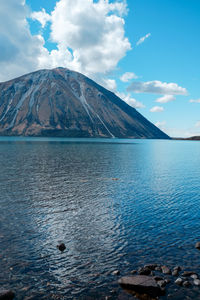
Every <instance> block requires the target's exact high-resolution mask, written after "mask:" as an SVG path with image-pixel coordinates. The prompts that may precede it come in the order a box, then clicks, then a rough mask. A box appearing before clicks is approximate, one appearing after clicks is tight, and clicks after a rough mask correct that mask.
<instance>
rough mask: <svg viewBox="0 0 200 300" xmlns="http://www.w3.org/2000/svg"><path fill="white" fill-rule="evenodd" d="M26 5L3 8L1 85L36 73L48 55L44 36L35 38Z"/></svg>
mask: <svg viewBox="0 0 200 300" xmlns="http://www.w3.org/2000/svg"><path fill="white" fill-rule="evenodd" d="M28 14H29V12H28V9H27V7H26V5H25V3H24V1H19V0H12V1H1V4H0V81H5V80H8V79H11V78H14V77H17V76H19V75H22V74H24V73H27V72H31V71H35V70H36V69H37V68H38V66H39V59H40V57H41V56H43V55H44V54H45V53H46V50H45V48H44V39H43V37H42V36H41V35H35V36H32V35H31V33H30V30H29V26H28V23H27V20H26V18H27V17H28Z"/></svg>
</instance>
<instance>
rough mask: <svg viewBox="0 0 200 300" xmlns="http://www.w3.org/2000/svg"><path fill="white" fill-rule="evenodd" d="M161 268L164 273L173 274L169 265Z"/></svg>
mask: <svg viewBox="0 0 200 300" xmlns="http://www.w3.org/2000/svg"><path fill="white" fill-rule="evenodd" d="M161 270H162V273H163V274H167V275H169V274H171V270H170V269H169V268H168V267H167V266H162V267H161Z"/></svg>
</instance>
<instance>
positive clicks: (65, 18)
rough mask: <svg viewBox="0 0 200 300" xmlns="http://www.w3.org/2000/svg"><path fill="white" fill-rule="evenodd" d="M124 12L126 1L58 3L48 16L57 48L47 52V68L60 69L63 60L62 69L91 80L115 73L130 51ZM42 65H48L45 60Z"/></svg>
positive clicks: (86, 0)
mask: <svg viewBox="0 0 200 300" xmlns="http://www.w3.org/2000/svg"><path fill="white" fill-rule="evenodd" d="M124 13H126V2H125V1H116V2H113V3H109V1H107V0H99V1H96V2H94V1H91V0H84V1H82V0H74V1H71V0H60V1H58V2H57V3H56V7H55V9H54V10H53V11H52V13H51V40H52V41H53V42H54V43H56V44H57V45H58V49H57V50H53V51H51V52H50V53H49V57H48V64H49V66H51V67H57V66H60V61H61V60H62V66H64V67H68V68H71V69H73V70H76V71H79V72H82V73H84V74H85V75H88V76H91V77H93V76H94V75H95V74H97V73H99V74H107V73H108V72H110V71H112V70H114V69H115V68H116V66H117V64H118V62H119V61H120V60H121V58H122V57H124V56H125V55H126V52H127V51H128V50H130V49H131V45H130V42H129V40H128V39H127V38H126V37H125V31H124V24H125V23H124V19H123V17H122V16H123V14H124ZM113 45H115V46H113ZM41 64H42V65H46V64H47V60H46V58H45V59H44V61H41Z"/></svg>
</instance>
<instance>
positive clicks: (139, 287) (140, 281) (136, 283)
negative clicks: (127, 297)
mask: <svg viewBox="0 0 200 300" xmlns="http://www.w3.org/2000/svg"><path fill="white" fill-rule="evenodd" d="M118 282H119V284H120V285H121V286H122V287H123V288H126V289H128V290H133V291H135V292H136V293H141V294H148V295H149V296H152V297H157V296H161V295H163V293H164V291H163V290H162V289H161V287H160V286H159V285H158V284H157V282H156V280H155V279H154V278H153V277H150V276H146V275H135V276H126V277H122V278H121V279H119V281H118Z"/></svg>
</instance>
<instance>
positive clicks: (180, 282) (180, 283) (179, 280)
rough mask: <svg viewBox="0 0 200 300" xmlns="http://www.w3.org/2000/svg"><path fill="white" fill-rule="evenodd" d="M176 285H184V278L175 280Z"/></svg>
mask: <svg viewBox="0 0 200 300" xmlns="http://www.w3.org/2000/svg"><path fill="white" fill-rule="evenodd" d="M175 283H176V284H177V285H182V284H183V279H182V278H180V277H179V278H177V279H176V280H175Z"/></svg>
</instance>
